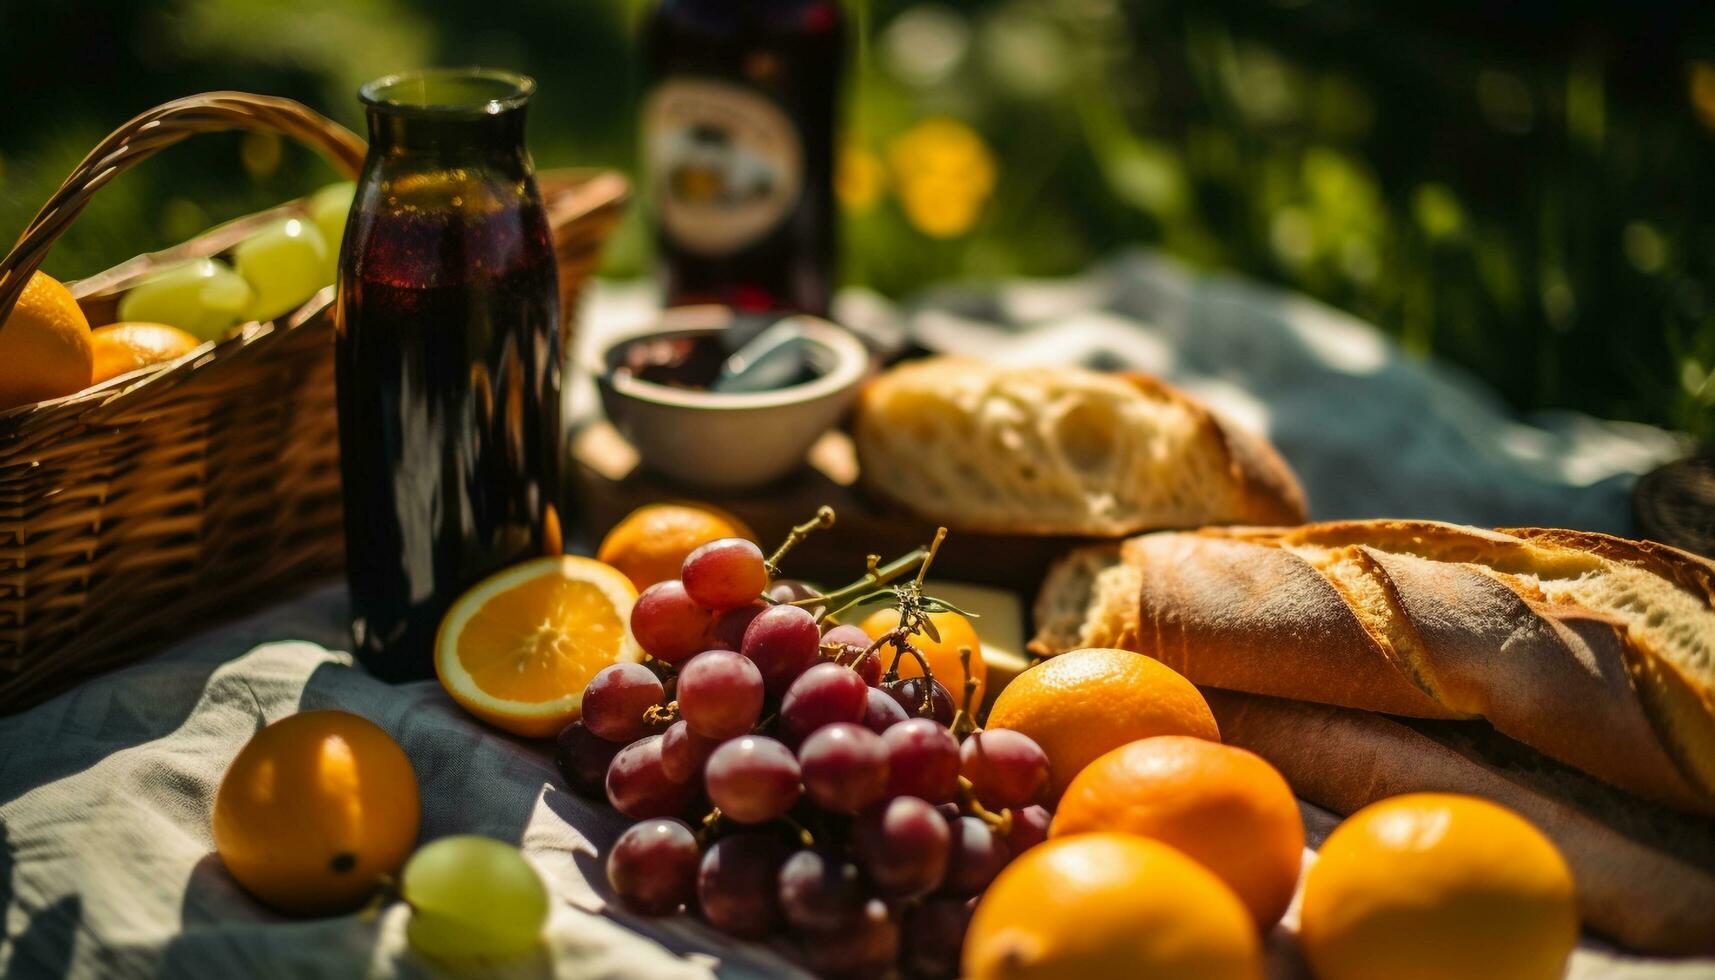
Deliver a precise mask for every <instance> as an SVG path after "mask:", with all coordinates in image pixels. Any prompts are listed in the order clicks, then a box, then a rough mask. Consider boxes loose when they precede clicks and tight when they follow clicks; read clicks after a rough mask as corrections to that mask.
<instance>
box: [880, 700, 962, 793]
mask: <svg viewBox="0 0 1715 980" xmlns="http://www.w3.org/2000/svg"><path fill="white" fill-rule="evenodd" d="M881 740H882V741H883V742H885V743H886V744H887V769H888V780H887V792H888V795H889V796H901V795H904V796H916V797H921V798H922V799H925V800H928V801H929V802H931V803H946V802H948V801H949V800H952V799H953V798H954V797H955V796H957V795H958V792H959V742H958V740H957V739H955V738H953V733H952V732H949V731H947V729H945V728H943V727H941V726H940V725H938V724H936V723H935V722H933V721H930V720H929V719H927V718H910V719H907V720H905V721H902V722H900V723H899V724H897V725H894V726H893V727H891V728H889V729H888V730H887V731H885V732H882V733H881Z"/></svg>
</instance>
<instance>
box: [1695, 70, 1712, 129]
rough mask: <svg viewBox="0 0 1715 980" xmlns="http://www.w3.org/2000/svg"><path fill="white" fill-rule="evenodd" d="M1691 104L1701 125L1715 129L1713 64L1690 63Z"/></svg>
mask: <svg viewBox="0 0 1715 980" xmlns="http://www.w3.org/2000/svg"><path fill="white" fill-rule="evenodd" d="M1691 105H1692V108H1694V109H1696V110H1697V115H1698V116H1700V117H1701V118H1702V119H1703V125H1705V126H1708V127H1709V128H1710V129H1715V65H1712V64H1710V63H1709V62H1707V61H1694V62H1692V63H1691Z"/></svg>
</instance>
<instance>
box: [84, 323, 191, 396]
mask: <svg viewBox="0 0 1715 980" xmlns="http://www.w3.org/2000/svg"><path fill="white" fill-rule="evenodd" d="M90 340H91V342H92V345H93V349H94V353H95V373H94V377H93V378H91V380H90V384H97V385H98V384H100V383H102V382H103V381H106V380H108V379H110V378H117V377H119V376H120V375H121V374H129V373H131V372H132V371H135V370H137V369H138V368H145V367H148V366H149V365H151V364H160V363H161V362H163V361H170V360H172V359H173V358H175V357H179V356H182V355H184V354H188V353H190V352H191V351H193V350H195V349H196V348H197V345H198V344H200V343H202V341H200V340H197V339H196V338H195V337H193V336H191V335H190V334H188V333H186V332H184V331H183V330H180V329H179V328H178V327H169V326H167V325H166V324H164V323H109V324H107V325H106V326H104V327H96V328H95V329H94V330H92V331H90Z"/></svg>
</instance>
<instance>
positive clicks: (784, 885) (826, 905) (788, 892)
mask: <svg viewBox="0 0 1715 980" xmlns="http://www.w3.org/2000/svg"><path fill="white" fill-rule="evenodd" d="M868 898H869V895H868V890H867V888H866V887H865V885H864V881H863V875H862V873H861V872H859V871H858V869H857V865H855V864H852V863H851V862H850V861H846V860H842V859H841V858H838V857H835V856H833V855H830V854H824V853H822V852H821V851H813V850H808V849H806V850H802V851H799V852H797V853H796V854H794V855H792V856H791V857H790V858H787V859H786V863H785V864H783V865H781V866H780V908H781V910H782V911H783V912H785V914H786V923H787V925H790V926H791V927H792V928H794V929H796V930H798V931H799V932H817V933H828V932H834V931H835V930H838V929H843V928H845V927H846V926H848V925H850V924H851V923H852V922H853V921H854V920H855V919H856V918H857V917H858V916H859V915H861V914H862V913H863V907H864V904H865V902H866V901H867V899H868Z"/></svg>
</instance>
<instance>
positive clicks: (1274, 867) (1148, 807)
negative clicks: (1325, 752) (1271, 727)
mask: <svg viewBox="0 0 1715 980" xmlns="http://www.w3.org/2000/svg"><path fill="white" fill-rule="evenodd" d="M1095 830H1118V831H1124V832H1125V833H1128V834H1139V835H1142V836H1144V837H1152V838H1154V839H1155V840H1158V841H1161V842H1162V843H1164V844H1171V845H1173V846H1174V847H1177V848H1178V849H1179V850H1181V851H1184V852H1185V853H1186V854H1187V855H1189V856H1190V857H1191V858H1192V860H1195V861H1196V862H1198V863H1199V864H1201V865H1203V866H1204V867H1206V868H1208V869H1209V870H1210V871H1213V872H1214V873H1215V874H1216V876H1218V877H1219V878H1220V879H1221V880H1222V881H1224V882H1226V883H1227V885H1228V887H1230V888H1232V890H1233V891H1234V893H1236V894H1237V895H1238V896H1239V899H1240V900H1241V901H1243V902H1244V903H1245V907H1246V908H1248V909H1250V913H1251V916H1252V918H1254V919H1256V923H1257V925H1258V926H1259V927H1260V928H1262V929H1265V930H1266V929H1269V928H1271V927H1273V925H1274V924H1275V923H1276V922H1279V921H1280V917H1281V916H1282V915H1284V914H1285V913H1286V906H1287V905H1289V904H1291V902H1292V891H1293V888H1294V887H1295V886H1297V884H1298V869H1299V867H1300V865H1301V864H1302V863H1303V860H1304V821H1303V818H1301V817H1300V816H1299V815H1298V803H1297V801H1296V800H1294V799H1293V797H1292V788H1291V787H1289V786H1288V785H1287V784H1286V780H1285V778H1283V777H1282V776H1281V775H1280V773H1279V772H1278V771H1276V770H1275V768H1274V767H1273V766H1271V765H1269V764H1268V763H1267V762H1264V761H1263V760H1262V759H1261V757H1259V756H1257V755H1255V754H1253V753H1250V752H1246V751H1245V750H1244V749H1241V748H1236V747H1234V746H1231V745H1222V744H1221V743H1219V742H1210V741H1207V740H1205V739H1201V738H1191V737H1190V736H1187V735H1158V736H1156V737H1155V738H1146V739H1142V740H1140V741H1136V742H1132V743H1130V744H1128V745H1122V746H1120V747H1119V748H1117V749H1114V750H1113V751H1112V752H1109V753H1107V754H1106V755H1103V756H1102V757H1101V758H1099V759H1097V760H1096V761H1094V762H1092V763H1090V764H1089V765H1087V766H1085V767H1084V771H1083V772H1080V773H1078V775H1077V776H1076V777H1074V778H1073V779H1072V785H1070V786H1068V787H1067V788H1066V795H1064V796H1062V797H1061V798H1060V808H1059V809H1058V810H1056V811H1055V812H1054V822H1053V824H1051V825H1050V826H1049V829H1048V836H1049V837H1065V836H1068V835H1071V834H1082V833H1089V832H1090V831H1095Z"/></svg>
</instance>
